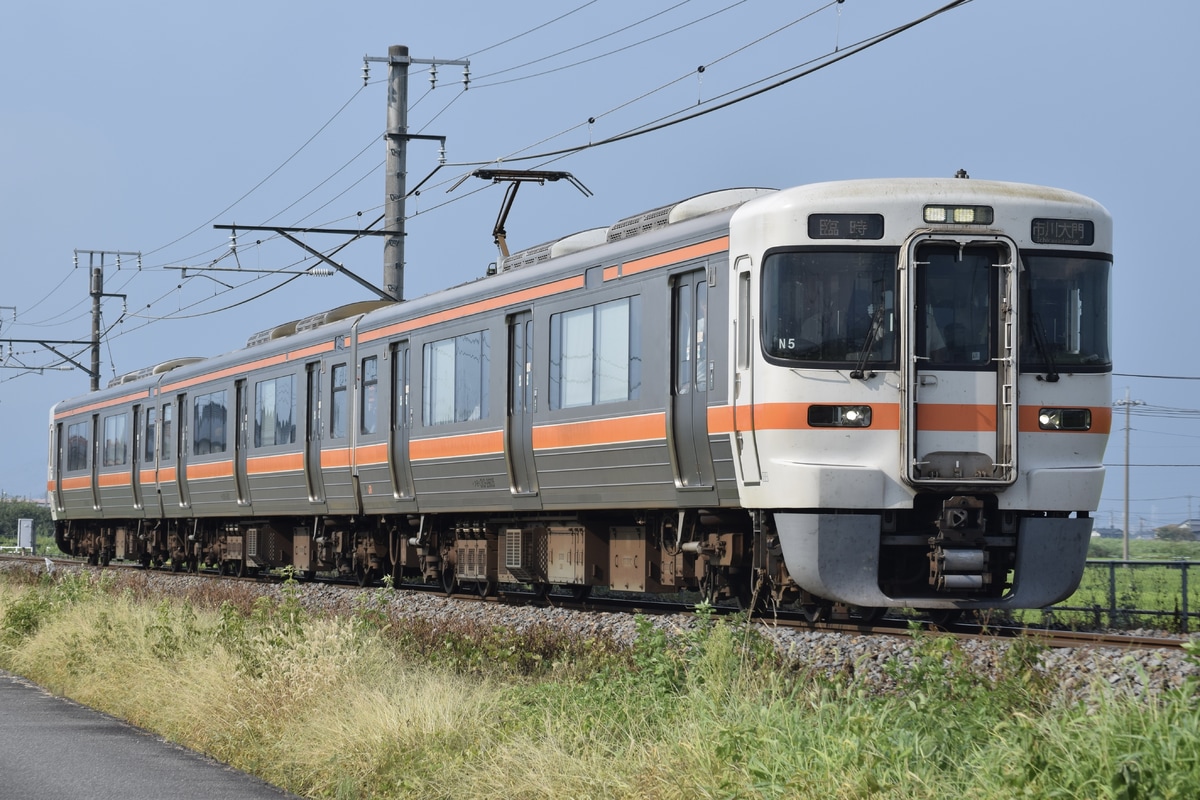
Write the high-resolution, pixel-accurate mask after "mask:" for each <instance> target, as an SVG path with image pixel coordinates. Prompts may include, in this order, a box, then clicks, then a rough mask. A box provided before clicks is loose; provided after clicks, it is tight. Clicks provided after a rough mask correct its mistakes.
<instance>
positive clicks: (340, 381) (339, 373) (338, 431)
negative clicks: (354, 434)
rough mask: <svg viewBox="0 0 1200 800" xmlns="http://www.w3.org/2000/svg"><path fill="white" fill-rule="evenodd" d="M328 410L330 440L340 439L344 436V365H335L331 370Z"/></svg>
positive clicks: (345, 410) (345, 387)
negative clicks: (329, 411)
mask: <svg viewBox="0 0 1200 800" xmlns="http://www.w3.org/2000/svg"><path fill="white" fill-rule="evenodd" d="M330 384H331V390H330V408H331V413H330V415H329V437H330V438H331V439H341V438H343V437H345V435H346V412H347V410H348V407H347V405H346V389H347V384H346V365H345V364H337V365H335V366H334V368H333V370H332V377H331V378H330Z"/></svg>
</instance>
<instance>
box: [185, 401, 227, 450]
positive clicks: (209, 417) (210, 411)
mask: <svg viewBox="0 0 1200 800" xmlns="http://www.w3.org/2000/svg"><path fill="white" fill-rule="evenodd" d="M225 394H226V393H225V391H223V390H222V391H220V392H210V393H209V394H202V395H197V396H196V398H195V400H193V406H192V408H193V412H194V413H193V416H192V422H193V424H192V454H193V455H197V456H203V455H208V454H209V453H224V452H225V440H226V436H227V426H226V415H227V414H228V407H227V406H226V401H225Z"/></svg>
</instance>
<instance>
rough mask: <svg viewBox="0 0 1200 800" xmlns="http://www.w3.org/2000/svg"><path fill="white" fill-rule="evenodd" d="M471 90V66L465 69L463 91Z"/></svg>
mask: <svg viewBox="0 0 1200 800" xmlns="http://www.w3.org/2000/svg"><path fill="white" fill-rule="evenodd" d="M470 88H471V67H470V65H467V66H464V67H463V91H466V90H467V89H470Z"/></svg>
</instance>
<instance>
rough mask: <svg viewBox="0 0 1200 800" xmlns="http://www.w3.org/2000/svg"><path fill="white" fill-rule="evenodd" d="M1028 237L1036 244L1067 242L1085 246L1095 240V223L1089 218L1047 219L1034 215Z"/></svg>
mask: <svg viewBox="0 0 1200 800" xmlns="http://www.w3.org/2000/svg"><path fill="white" fill-rule="evenodd" d="M1030 238H1031V239H1033V241H1034V242H1036V243H1037V244H1068V245H1075V246H1077V247H1086V246H1088V245H1090V244H1092V243H1093V242H1094V241H1096V223H1094V222H1092V221H1091V220H1090V219H1047V218H1045V217H1036V218H1035V219H1034V220H1033V230H1032V231H1031V233H1030Z"/></svg>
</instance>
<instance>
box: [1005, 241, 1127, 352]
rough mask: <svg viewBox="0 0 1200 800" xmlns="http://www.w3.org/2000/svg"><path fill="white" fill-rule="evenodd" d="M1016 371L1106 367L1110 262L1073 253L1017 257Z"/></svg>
mask: <svg viewBox="0 0 1200 800" xmlns="http://www.w3.org/2000/svg"><path fill="white" fill-rule="evenodd" d="M1022 256H1023V258H1024V261H1025V270H1024V271H1023V272H1022V273H1021V315H1022V325H1021V327H1022V331H1021V333H1022V335H1021V354H1020V365H1021V371H1022V372H1054V371H1057V370H1066V371H1075V372H1089V371H1096V372H1102V371H1105V370H1108V369H1111V368H1112V356H1111V349H1110V346H1109V345H1110V341H1109V339H1110V333H1109V327H1110V321H1111V314H1110V304H1109V273H1110V272H1111V271H1112V263H1111V262H1109V261H1108V260H1106V259H1101V258H1086V257H1082V256H1079V255H1076V254H1071V255H1062V254H1057V253H1047V254H1040V253H1032V252H1025V253H1022Z"/></svg>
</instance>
